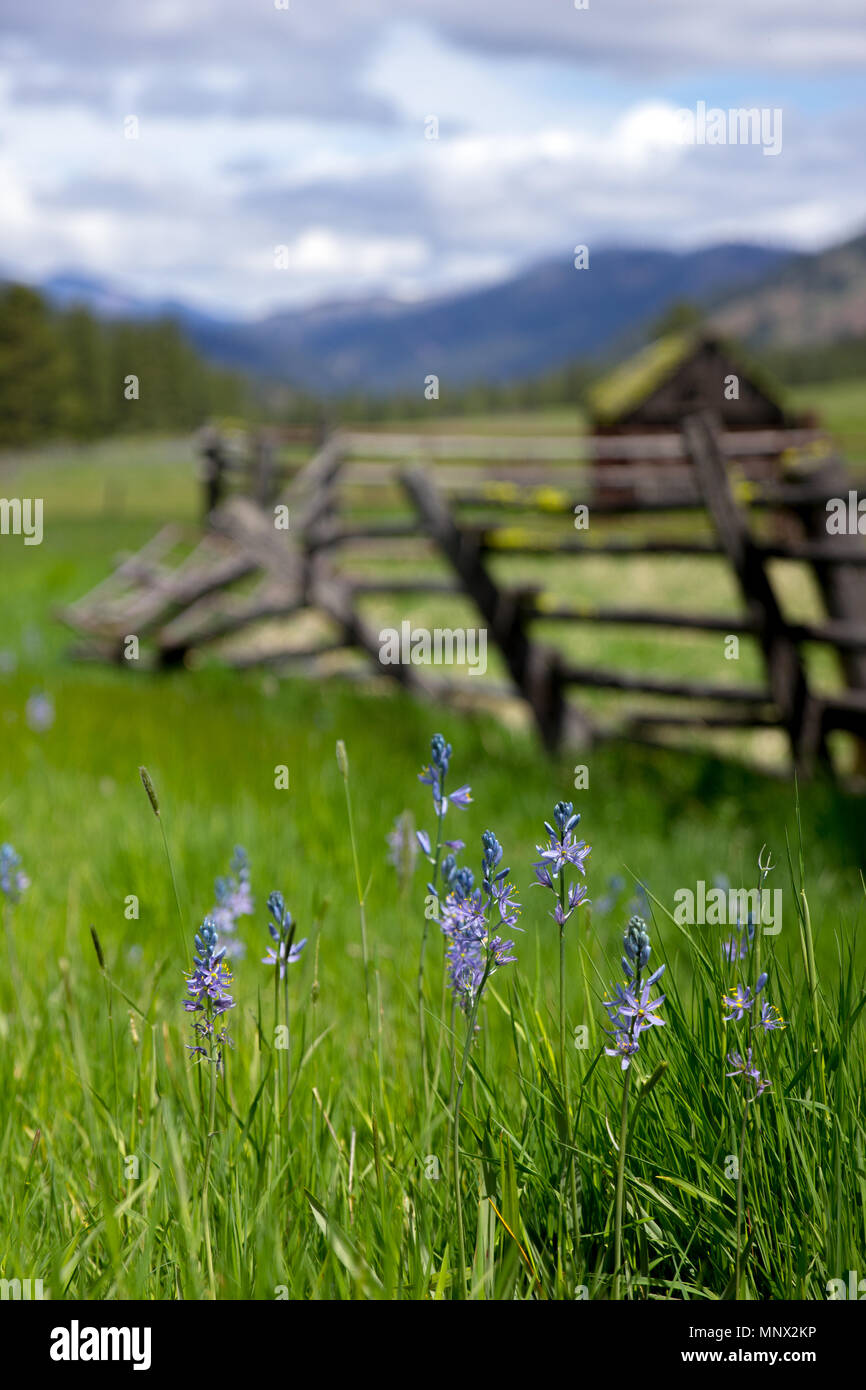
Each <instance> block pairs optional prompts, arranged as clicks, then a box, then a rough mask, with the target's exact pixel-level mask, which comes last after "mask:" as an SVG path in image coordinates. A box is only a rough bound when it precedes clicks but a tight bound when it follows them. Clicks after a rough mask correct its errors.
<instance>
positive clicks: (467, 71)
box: [0, 0, 866, 316]
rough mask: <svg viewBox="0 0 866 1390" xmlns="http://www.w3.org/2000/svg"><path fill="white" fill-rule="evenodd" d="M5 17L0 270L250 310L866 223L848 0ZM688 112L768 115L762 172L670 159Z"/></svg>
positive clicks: (858, 31)
mask: <svg viewBox="0 0 866 1390" xmlns="http://www.w3.org/2000/svg"><path fill="white" fill-rule="evenodd" d="M581 3H583V0H581ZM278 6H279V8H278ZM283 6H286V7H285V8H283ZM0 12H2V21H0V24H2V30H0V274H3V273H5V274H6V275H17V276H20V277H22V278H26V279H33V280H38V279H43V278H44V277H46V276H48V275H50V274H53V273H57V272H59V271H67V270H71V269H74V270H76V271H80V272H84V273H87V274H93V275H97V276H99V277H103V278H106V279H108V280H110V281H111V282H113V283H115V284H117V285H119V286H120V287H122V288H123V289H125V290H127V291H128V292H130V293H134V294H137V295H142V296H146V297H149V298H150V297H174V298H182V299H184V300H186V301H187V302H189V303H191V304H194V305H196V306H197V307H199V308H202V309H205V310H212V311H215V312H218V313H224V312H230V313H232V314H234V315H239V316H248V315H250V316H251V315H255V314H258V313H261V312H263V311H265V310H267V309H270V308H273V307H277V306H281V305H290V304H301V303H303V304H308V303H311V302H316V301H327V300H335V299H345V298H348V297H357V296H365V295H369V294H380V293H383V294H389V295H395V296H398V297H400V298H404V299H408V298H421V297H426V296H428V295H431V294H438V293H442V292H445V291H450V290H452V289H460V288H464V287H466V286H469V285H476V284H482V283H489V282H491V281H495V280H497V279H499V278H502V277H504V276H506V275H508V274H510V273H512V272H513V271H514V270H517V269H519V268H521V267H523V266H525V265H527V264H530V263H532V262H534V261H537V260H539V259H542V258H544V257H548V256H562V257H569V258H571V256H572V253H573V248H574V246H575V245H576V244H578V243H581V244H586V245H588V246H589V247H590V248H592V247H593V246H596V247H601V246H610V245H624V244H632V245H634V244H638V245H655V246H658V245H663V246H694V245H700V244H706V243H709V242H713V241H718V240H732V239H736V240H753V241H768V242H773V243H777V244H784V245H790V246H796V247H802V248H808V249H811V248H819V247H822V246H825V245H829V244H831V243H832V242H834V241H837V240H841V239H843V238H845V237H847V236H850V235H854V234H856V233H857V232H858V231H861V230H863V229H864V228H866V140H864V138H863V137H864V130H866V84H864V83H863V72H864V68H866V10H864V6H863V0H821V3H820V4H817V3H815V0H725V3H719V0H589V6H588V8H586V9H577V8H576V7H575V0H74V3H72V4H70V3H69V0H39V3H38V4H36V3H34V0H3V3H2V11H0ZM699 102H705V103H706V105H707V106H708V107H710V108H712V107H721V108H724V109H725V110H728V109H730V108H732V107H748V108H751V107H758V108H767V109H768V110H769V111H774V110H780V111H781V112H782V118H781V119H782V126H781V131H782V148H781V152H780V153H779V154H778V155H777V156H775V157H773V156H766V155H764V153H763V151H762V149H761V147H760V146H755V145H732V144H726V145H715V146H710V145H706V144H704V145H698V144H696V145H686V144H683V143H682V140H681V138H680V137H679V136H678V134H677V132H678V131H681V127H680V126H678V125H677V119H678V118H677V116H676V113H677V112H678V111H680V110H683V109H686V110H695V109H696V108H697V104H698V103H699ZM130 117H134V118H136V120H137V125H138V135H137V138H128V135H129V133H130V131H132V130H133V129H134V125H133V123H132V122H131V121H130V119H129V118H130ZM431 118H435V119H436V121H438V139H431V138H429V136H430V134H431V133H432V132H433V130H434V127H433V125H432V123H431ZM278 247H280V248H285V250H284V251H282V252H281V253H280V255H279V257H276V256H275V248H278Z"/></svg>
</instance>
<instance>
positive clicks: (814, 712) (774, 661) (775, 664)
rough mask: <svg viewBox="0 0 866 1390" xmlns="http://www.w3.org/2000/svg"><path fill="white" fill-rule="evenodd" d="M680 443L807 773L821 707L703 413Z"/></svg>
mask: <svg viewBox="0 0 866 1390" xmlns="http://www.w3.org/2000/svg"><path fill="white" fill-rule="evenodd" d="M683 439H684V442H685V445H686V450H687V452H688V454H689V457H690V458H691V460H692V463H693V464H694V468H695V473H696V476H697V480H698V486H699V487H700V489H701V492H702V493H703V496H704V500H705V501H706V504H707V508H708V510H709V513H710V516H711V517H712V520H713V524H714V526H715V529H716V534H717V535H718V538H719V541H720V542H721V545H722V547H723V548H724V550H725V553H726V554H727V556H728V559H729V560H730V561H731V564H732V566H733V568H734V572H735V574H736V576H737V579H738V581H739V585H740V589H741V592H742V595H743V598H744V599H745V602H746V604H747V605H748V606H749V607H750V608H751V609H753V610H754V612H755V613H756V616H758V617H759V619H760V633H759V637H758V640H759V641H760V643H761V647H762V650H763V653H764V660H765V662H766V666H767V678H768V681H769V685H770V693H771V694H772V697H773V700H774V702H775V704H776V705H777V706H778V708H779V713H780V714H781V717H782V722H783V724H784V726H785V728H786V730H787V732H788V737H789V739H790V742H791V753H792V757H793V759H794V763H795V765H796V766H797V767H798V768H799V769H801V770H802V771H803V772H804V773H808V772H810V771H811V769H812V766H813V763H814V760H815V757H816V755H820V756H822V757H824V758H826V745H825V742H824V734H823V728H822V711H821V707H820V703H819V702H817V701H815V700H814V699H813V697H812V696H811V695H810V693H809V687H808V683H807V680H806V673H805V670H804V668H803V664H802V662H801V660H800V653H799V650H798V648H797V644H796V642H795V641H794V640H793V638H792V637H791V634H790V632H789V630H788V625H787V623H786V621H785V618H784V615H783V613H782V610H781V608H780V606H779V603H778V600H777V598H776V595H775V592H774V590H773V586H772V584H771V583H770V579H769V576H768V574H767V571H766V568H765V566H764V557H763V555H762V554H761V551H760V548H759V547H758V546H757V545H756V543H755V542H754V540H753V539H752V536H751V532H750V530H749V524H748V520H747V518H746V516H745V515H744V513H743V512H742V510H741V508H740V507H739V505H738V503H737V502H736V500H735V498H734V494H733V492H732V491H731V486H730V482H729V480H728V470H727V462H726V460H725V456H724V454H723V452H722V449H721V447H720V444H719V438H718V433H717V430H716V428H715V424H714V421H713V418H712V416H710V415H709V414H707V413H703V414H700V415H691V416H689V417H688V418H687V419H685V420H684V421H683Z"/></svg>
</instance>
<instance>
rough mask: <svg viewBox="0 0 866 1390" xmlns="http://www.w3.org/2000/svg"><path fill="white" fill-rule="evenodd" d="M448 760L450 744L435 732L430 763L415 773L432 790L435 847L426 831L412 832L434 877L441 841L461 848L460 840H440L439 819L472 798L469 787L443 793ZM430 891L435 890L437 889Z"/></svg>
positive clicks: (455, 848)
mask: <svg viewBox="0 0 866 1390" xmlns="http://www.w3.org/2000/svg"><path fill="white" fill-rule="evenodd" d="M450 763H451V744H450V743H446V742H445V739H444V738H443V737H442V735H441V734H434V735H433V738H432V739H431V740H430V762H429V764H428V765H427V766H426V767H425V768H423V769H422V771H421V772H419V774H418V781H419V782H423V783H424V785H425V786H427V787H430V789H431V790H432V793H433V810H434V812H435V814H436V818H437V820H438V822H439V831H438V836H437V843H436V848H435V850H434V848H433V844H432V841H431V838H430V836H429V834H428V833H427V831H426V830H418V831H416V832H415V838H416V840H417V841H418V844H419V845H420V846H421V849H422V850H423V852H424V854H425V855H426V857H427V860H428V861H429V863H430V864H432V865H433V868H434V877H435V874H436V870H437V868H438V863H439V855H440V854H441V852H442V846H443V844H445V845H447V846H448V847H449V848H450V849H453V850H460V849H462V848H463V841H462V840H445V841H443V840H442V822H443V820H444V818H445V813H446V812H447V810H448V807H449V806H456V807H457V809H458V811H465V810H466V807H467V806H468V805H469V804H470V803H471V801H472V792H471V789H470V788H469V787H468V786H462V787H457V788H456V789H455V790H454V791H453V792H450V793H448V795H446V793H445V778H446V776H447V774H448V768H449V766H450ZM432 891H433V892H434V893H435V892H436V888H435V886H434V887H433V889H432Z"/></svg>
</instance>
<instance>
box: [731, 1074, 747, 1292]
mask: <svg viewBox="0 0 866 1390" xmlns="http://www.w3.org/2000/svg"><path fill="white" fill-rule="evenodd" d="M748 1118H749V1103H748V1101H747V1100H744V1101H743V1123H742V1125H741V1127H740V1149H739V1154H738V1157H737V1253H736V1257H735V1261H734V1300H735V1301H736V1300H737V1299H738V1298H739V1297H740V1279H741V1277H742V1273H743V1251H742V1246H741V1243H740V1242H741V1239H742V1230H743V1157H744V1154H745V1148H746V1122H747V1121H748Z"/></svg>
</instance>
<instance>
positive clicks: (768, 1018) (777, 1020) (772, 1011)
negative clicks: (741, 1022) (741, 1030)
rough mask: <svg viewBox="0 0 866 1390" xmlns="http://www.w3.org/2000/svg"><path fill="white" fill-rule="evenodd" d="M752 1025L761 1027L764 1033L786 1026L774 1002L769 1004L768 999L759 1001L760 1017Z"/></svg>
mask: <svg viewBox="0 0 866 1390" xmlns="http://www.w3.org/2000/svg"><path fill="white" fill-rule="evenodd" d="M753 1027H755V1028H763V1030H764V1032H765V1033H774V1032H776V1031H777V1030H778V1029H781V1028H786V1027H787V1024H786V1023H785V1020H784V1019H783V1018H782V1015H781V1014H780V1013H779V1010H778V1009H777V1008H776V1006H775V1004H771V1003H770V1001H769V999H763V1000H762V1001H761V1014H760V1017H759V1018H758V1020H757V1022H756V1023H755V1024H753Z"/></svg>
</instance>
